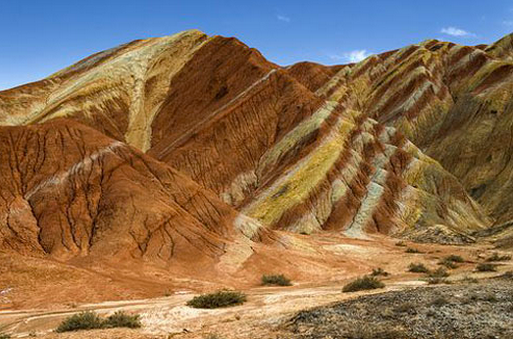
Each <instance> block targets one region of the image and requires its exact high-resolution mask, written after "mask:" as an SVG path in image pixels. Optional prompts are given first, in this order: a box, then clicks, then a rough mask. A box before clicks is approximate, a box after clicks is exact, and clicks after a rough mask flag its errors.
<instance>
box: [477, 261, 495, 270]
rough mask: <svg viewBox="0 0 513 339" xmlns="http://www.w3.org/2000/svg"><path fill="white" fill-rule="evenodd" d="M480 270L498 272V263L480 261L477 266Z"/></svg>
mask: <svg viewBox="0 0 513 339" xmlns="http://www.w3.org/2000/svg"><path fill="white" fill-rule="evenodd" d="M476 270H477V271H478V272H496V271H497V268H496V265H494V264H490V263H480V264H478V265H477V266H476Z"/></svg>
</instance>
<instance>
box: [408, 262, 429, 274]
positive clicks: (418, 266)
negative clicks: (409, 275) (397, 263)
mask: <svg viewBox="0 0 513 339" xmlns="http://www.w3.org/2000/svg"><path fill="white" fill-rule="evenodd" d="M408 271H409V272H413V273H429V269H428V268H427V267H426V266H424V264H422V263H411V264H410V266H408Z"/></svg>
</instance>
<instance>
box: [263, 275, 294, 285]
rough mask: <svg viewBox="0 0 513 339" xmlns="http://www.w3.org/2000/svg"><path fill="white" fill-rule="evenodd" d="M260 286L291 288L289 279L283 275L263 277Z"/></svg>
mask: <svg viewBox="0 0 513 339" xmlns="http://www.w3.org/2000/svg"><path fill="white" fill-rule="evenodd" d="M262 285H278V286H291V285H292V283H291V282H290V279H289V278H287V277H285V276H284V275H283V274H274V275H263V276H262Z"/></svg>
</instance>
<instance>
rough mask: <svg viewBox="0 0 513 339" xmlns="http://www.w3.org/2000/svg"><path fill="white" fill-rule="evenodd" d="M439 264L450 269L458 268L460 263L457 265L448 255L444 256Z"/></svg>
mask: <svg viewBox="0 0 513 339" xmlns="http://www.w3.org/2000/svg"><path fill="white" fill-rule="evenodd" d="M438 265H443V266H445V267H446V268H449V269H454V268H458V265H456V263H455V262H454V261H452V260H449V259H448V258H447V257H446V258H443V259H442V260H440V261H439V262H438Z"/></svg>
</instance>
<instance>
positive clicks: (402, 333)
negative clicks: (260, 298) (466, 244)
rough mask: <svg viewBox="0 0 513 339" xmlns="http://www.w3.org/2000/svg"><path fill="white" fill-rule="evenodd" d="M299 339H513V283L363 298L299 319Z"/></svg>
mask: <svg viewBox="0 0 513 339" xmlns="http://www.w3.org/2000/svg"><path fill="white" fill-rule="evenodd" d="M288 329H289V330H290V331H291V332H292V333H293V334H294V336H295V337H296V338H302V339H317V338H333V339H335V338H355V339H356V338H358V339H360V338H361V339H370V338H379V339H388V338H390V339H392V338H393V339H401V338H416V339H424V338H426V339H428V338H429V339H431V338H433V339H435V338H436V339H440V338H447V339H451V338H458V339H460V338H461V339H465V338H483V339H484V338H500V339H503V338H504V339H506V338H508V339H511V338H513V278H512V277H511V276H510V277H508V278H506V277H504V278H496V279H488V280H486V281H482V282H480V283H477V284H463V283H461V284H456V285H449V286H436V287H422V288H415V289H409V290H403V291H397V292H385V293H382V294H375V295H368V296H362V297H359V298H357V299H353V300H350V301H346V302H342V303H339V304H336V305H333V306H329V307H321V308H317V309H313V310H308V311H302V312H300V313H298V314H297V315H296V316H295V317H294V318H292V319H291V322H290V323H289V325H288Z"/></svg>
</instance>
